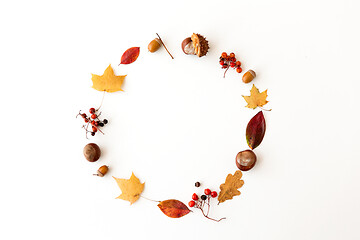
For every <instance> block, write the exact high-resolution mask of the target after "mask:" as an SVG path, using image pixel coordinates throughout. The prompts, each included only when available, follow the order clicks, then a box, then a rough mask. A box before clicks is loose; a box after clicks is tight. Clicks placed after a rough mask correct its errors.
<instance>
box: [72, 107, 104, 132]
mask: <svg viewBox="0 0 360 240" xmlns="http://www.w3.org/2000/svg"><path fill="white" fill-rule="evenodd" d="M97 111H98V109H95V108H90V109H89V113H90V116H87V115H86V113H81V111H79V113H78V115H76V117H78V116H81V117H82V118H83V119H84V122H85V123H86V124H84V125H83V126H82V127H83V128H84V129H85V130H86V138H87V134H88V133H90V134H91V136H95V133H96V132H97V131H99V132H101V133H102V134H104V133H103V132H102V131H101V130H100V127H103V126H104V125H105V124H107V123H108V120H107V119H103V120H100V119H99V116H100V115H101V112H100V113H99V114H97ZM89 126H91V131H89V130H88V128H89Z"/></svg>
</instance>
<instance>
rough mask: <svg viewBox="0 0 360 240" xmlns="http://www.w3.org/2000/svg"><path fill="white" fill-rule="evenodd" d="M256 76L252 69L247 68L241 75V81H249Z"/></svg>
mask: <svg viewBox="0 0 360 240" xmlns="http://www.w3.org/2000/svg"><path fill="white" fill-rule="evenodd" d="M255 77H256V73H255V72H254V71H253V70H249V71H247V72H246V73H244V75H243V77H242V81H243V82H244V83H249V82H251V81H252V80H253V79H254V78H255Z"/></svg>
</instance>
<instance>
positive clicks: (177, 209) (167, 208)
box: [158, 199, 190, 218]
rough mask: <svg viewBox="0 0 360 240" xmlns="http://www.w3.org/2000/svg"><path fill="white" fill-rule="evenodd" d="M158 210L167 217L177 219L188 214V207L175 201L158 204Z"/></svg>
mask: <svg viewBox="0 0 360 240" xmlns="http://www.w3.org/2000/svg"><path fill="white" fill-rule="evenodd" d="M158 207H159V208H160V210H161V211H162V212H163V213H164V214H165V215H166V216H168V217H171V218H179V217H182V216H185V215H186V214H188V213H189V212H190V210H189V209H188V207H187V206H186V205H185V204H184V203H182V202H180V201H178V200H175V199H170V200H165V201H162V202H160V203H159V204H158Z"/></svg>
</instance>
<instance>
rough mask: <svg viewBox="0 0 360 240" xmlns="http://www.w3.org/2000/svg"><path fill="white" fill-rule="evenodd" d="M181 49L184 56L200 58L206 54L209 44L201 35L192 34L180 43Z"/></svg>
mask: <svg viewBox="0 0 360 240" xmlns="http://www.w3.org/2000/svg"><path fill="white" fill-rule="evenodd" d="M181 48H182V50H183V51H184V53H185V54H193V55H197V56H198V57H202V56H205V55H206V54H207V52H208V50H209V43H208V41H207V40H206V39H205V37H203V36H202V35H200V34H195V33H193V35H192V36H191V37H188V38H185V39H184V41H183V42H182V43H181Z"/></svg>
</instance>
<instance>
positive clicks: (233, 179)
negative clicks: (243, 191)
mask: <svg viewBox="0 0 360 240" xmlns="http://www.w3.org/2000/svg"><path fill="white" fill-rule="evenodd" d="M241 177H242V173H241V171H240V170H237V171H236V172H235V173H234V175H231V174H228V175H227V177H226V180H225V183H223V184H221V185H220V193H219V197H218V200H219V203H222V202H225V201H226V200H230V199H232V198H233V197H235V196H238V195H240V191H239V190H237V189H238V188H241V187H242V186H243V185H244V181H243V180H241Z"/></svg>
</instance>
